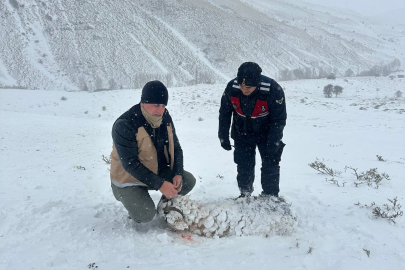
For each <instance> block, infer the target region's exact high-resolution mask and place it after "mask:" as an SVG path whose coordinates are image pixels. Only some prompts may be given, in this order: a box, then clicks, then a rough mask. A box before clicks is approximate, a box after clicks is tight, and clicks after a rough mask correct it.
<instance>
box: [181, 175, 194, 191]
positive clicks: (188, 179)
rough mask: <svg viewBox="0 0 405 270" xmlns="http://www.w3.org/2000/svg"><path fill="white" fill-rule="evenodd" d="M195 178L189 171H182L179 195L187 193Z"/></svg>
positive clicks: (191, 187)
mask: <svg viewBox="0 0 405 270" xmlns="http://www.w3.org/2000/svg"><path fill="white" fill-rule="evenodd" d="M196 181H197V180H196V179H195V177H194V175H192V174H191V173H189V172H187V171H184V173H183V187H182V189H181V192H180V195H186V194H187V193H189V192H190V191H191V190H192V189H193V188H194V186H195V184H196Z"/></svg>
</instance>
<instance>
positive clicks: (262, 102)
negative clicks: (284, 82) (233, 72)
mask: <svg viewBox="0 0 405 270" xmlns="http://www.w3.org/2000/svg"><path fill="white" fill-rule="evenodd" d="M231 119H232V129H231V137H232V138H233V139H234V140H238V139H246V138H254V139H260V140H267V141H268V142H277V141H280V139H281V138H282V136H283V134H282V133H283V128H284V126H285V124H286V119H287V111H286V103H285V96H284V91H283V89H282V88H281V86H280V85H279V84H278V83H277V82H276V81H274V80H273V79H271V78H268V77H266V76H263V75H262V76H261V82H260V86H259V87H257V88H256V89H255V91H254V92H253V93H251V94H250V95H249V96H245V95H244V94H243V93H242V91H241V90H240V88H239V85H238V82H237V78H235V79H233V80H231V81H230V82H229V83H228V85H227V87H226V89H225V92H224V93H223V95H222V99H221V108H220V110H219V131H218V137H219V138H220V139H223V140H226V139H228V138H229V128H230V126H231Z"/></svg>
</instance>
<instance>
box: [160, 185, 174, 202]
mask: <svg viewBox="0 0 405 270" xmlns="http://www.w3.org/2000/svg"><path fill="white" fill-rule="evenodd" d="M159 191H160V192H162V194H163V195H165V197H166V198H168V199H171V198H173V197H174V196H176V195H177V193H178V191H177V190H176V188H175V186H174V185H173V184H172V183H170V182H168V181H164V182H163V185H162V186H161V187H160V188H159Z"/></svg>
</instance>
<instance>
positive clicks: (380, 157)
mask: <svg viewBox="0 0 405 270" xmlns="http://www.w3.org/2000/svg"><path fill="white" fill-rule="evenodd" d="M376 157H377V158H378V161H383V162H385V159H383V157H382V156H379V155H376Z"/></svg>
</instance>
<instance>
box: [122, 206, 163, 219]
mask: <svg viewBox="0 0 405 270" xmlns="http://www.w3.org/2000/svg"><path fill="white" fill-rule="evenodd" d="M127 210H128V214H129V216H130V217H131V218H132V219H133V220H134V221H136V222H138V223H148V222H150V221H152V219H153V218H154V217H155V214H156V210H155V205H153V207H146V208H138V209H135V208H131V209H128V208H127Z"/></svg>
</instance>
